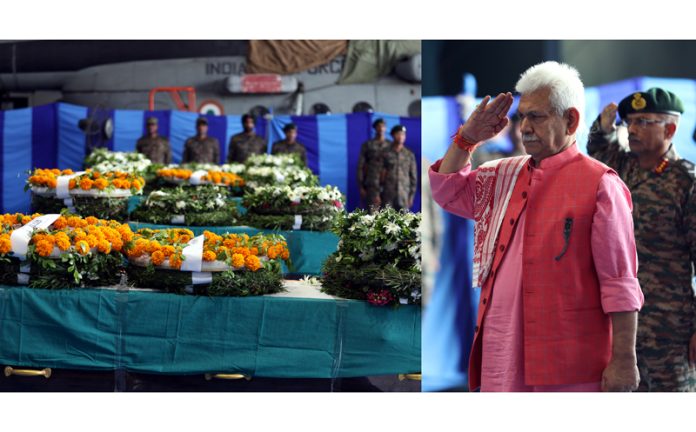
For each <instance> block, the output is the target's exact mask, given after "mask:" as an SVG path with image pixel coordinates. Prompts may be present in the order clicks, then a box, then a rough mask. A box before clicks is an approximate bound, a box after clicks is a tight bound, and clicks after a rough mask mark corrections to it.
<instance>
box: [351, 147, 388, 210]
mask: <svg viewBox="0 0 696 432" xmlns="http://www.w3.org/2000/svg"><path fill="white" fill-rule="evenodd" d="M391 144H392V142H391V141H389V140H388V139H385V140H384V141H378V140H376V139H371V140H368V141H365V142H364V143H363V145H362V147H361V148H360V159H359V160H358V185H359V186H360V187H361V188H364V189H365V190H366V191H367V196H366V197H365V204H366V205H367V206H368V207H369V206H370V205H371V204H372V203H373V202H374V200H375V198H376V197H378V196H379V194H380V190H379V188H380V185H379V179H380V175H381V173H382V153H383V152H384V151H385V150H387V149H388V148H389V147H391Z"/></svg>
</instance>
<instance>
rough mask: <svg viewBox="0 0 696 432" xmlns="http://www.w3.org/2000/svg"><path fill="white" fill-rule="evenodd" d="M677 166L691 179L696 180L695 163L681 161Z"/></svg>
mask: <svg viewBox="0 0 696 432" xmlns="http://www.w3.org/2000/svg"><path fill="white" fill-rule="evenodd" d="M675 165H676V166H678V167H679V168H681V169H682V170H683V171H686V172H687V173H688V174H689V177H691V178H696V165H694V164H693V162H691V161H688V160H686V159H679V160H678V161H677V162H676V163H675Z"/></svg>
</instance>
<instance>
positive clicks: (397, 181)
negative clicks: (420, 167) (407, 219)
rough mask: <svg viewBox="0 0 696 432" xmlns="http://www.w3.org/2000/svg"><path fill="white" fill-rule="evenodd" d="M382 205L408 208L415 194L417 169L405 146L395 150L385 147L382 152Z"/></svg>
mask: <svg viewBox="0 0 696 432" xmlns="http://www.w3.org/2000/svg"><path fill="white" fill-rule="evenodd" d="M382 167H383V168H382V176H381V180H382V181H381V184H382V206H383V207H385V206H387V205H390V206H392V207H393V208H395V209H397V210H399V209H402V208H403V209H408V208H409V203H410V202H411V201H412V200H413V198H414V197H415V196H416V187H417V186H418V171H417V167H416V157H415V156H414V154H413V152H412V151H411V150H409V149H407V148H406V147H402V148H401V150H400V151H396V150H395V149H394V147H393V146H392V147H389V148H387V149H386V150H385V151H384V152H383V153H382Z"/></svg>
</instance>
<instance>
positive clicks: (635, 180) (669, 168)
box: [587, 89, 696, 391]
mask: <svg viewBox="0 0 696 432" xmlns="http://www.w3.org/2000/svg"><path fill="white" fill-rule="evenodd" d="M639 112H646V113H681V112H683V106H682V104H681V101H679V99H678V98H677V97H676V96H675V95H673V94H671V93H669V92H665V91H663V90H661V89H650V90H648V91H647V92H638V93H634V94H633V95H631V96H629V97H627V98H625V99H624V100H623V101H621V103H620V104H619V115H620V116H621V117H622V118H626V116H627V115H628V114H631V113H639ZM587 150H588V153H589V154H590V155H591V156H593V157H594V158H596V159H598V160H600V161H602V162H604V163H606V164H607V165H609V166H610V167H612V168H613V169H614V170H616V171H617V172H618V174H619V176H620V177H621V179H622V180H623V181H624V182H625V183H626V185H627V186H628V188H629V189H630V191H631V196H632V199H633V223H634V230H635V231H634V232H635V238H636V247H637V250H638V279H639V281H640V285H641V288H642V290H643V294H644V295H645V305H644V306H643V309H642V310H641V311H640V313H639V315H638V335H637V342H636V352H637V355H638V368H639V370H640V380H641V382H640V387H639V390H644V391H695V390H696V373H695V372H694V371H693V370H690V368H689V356H688V350H689V341H690V338H691V335H693V334H694V332H695V331H696V300H695V297H694V291H693V289H692V277H693V267H692V265H693V262H694V258H696V196H695V194H694V184H695V177H694V165H693V164H692V163H691V162H689V161H687V160H684V159H681V158H680V157H679V156H678V155H677V153H676V151H675V150H674V147H673V145H670V148H669V150H668V151H667V153H666V154H665V155H664V156H663V158H662V160H661V161H660V162H659V163H658V164H657V166H655V167H654V168H653V169H651V170H646V169H642V168H641V167H640V165H639V164H638V158H637V156H635V155H633V154H632V153H630V152H629V150H628V149H627V148H625V147H623V146H622V145H621V144H619V141H618V139H617V136H616V132H613V133H611V134H608V135H605V134H604V132H603V131H602V130H601V122H600V118H598V119H597V120H595V122H594V123H593V125H592V129H591V132H590V137H589V142H588V144H587Z"/></svg>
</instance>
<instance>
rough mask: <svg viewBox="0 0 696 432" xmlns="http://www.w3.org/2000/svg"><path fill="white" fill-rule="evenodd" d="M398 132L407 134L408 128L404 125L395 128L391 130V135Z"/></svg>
mask: <svg viewBox="0 0 696 432" xmlns="http://www.w3.org/2000/svg"><path fill="white" fill-rule="evenodd" d="M397 132H406V126H404V125H396V126H394V127H393V128H392V130H391V134H392V135H394V134H395V133H397Z"/></svg>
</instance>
